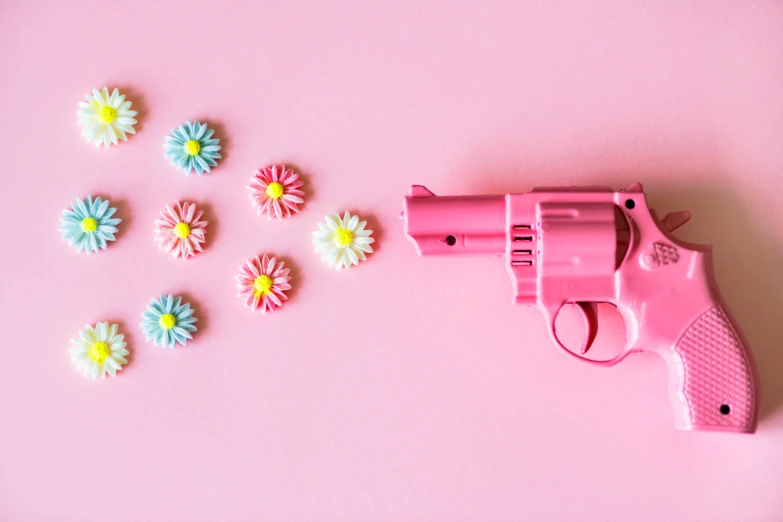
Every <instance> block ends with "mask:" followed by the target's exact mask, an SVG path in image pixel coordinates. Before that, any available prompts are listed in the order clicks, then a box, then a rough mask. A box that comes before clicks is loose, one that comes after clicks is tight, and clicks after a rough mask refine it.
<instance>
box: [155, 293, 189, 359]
mask: <svg viewBox="0 0 783 522" xmlns="http://www.w3.org/2000/svg"><path fill="white" fill-rule="evenodd" d="M141 317H142V319H144V320H143V321H142V322H141V329H142V330H143V331H144V337H146V338H147V340H148V341H152V342H153V343H154V344H155V346H168V347H169V348H174V347H175V346H176V345H177V343H179V344H181V345H182V346H185V345H186V344H187V342H188V339H193V335H191V334H192V333H193V332H195V331H196V327H195V326H193V323H195V322H197V321H198V319H196V318H195V317H193V309H192V308H191V307H190V303H185V304H182V298H181V297H174V294H169V295H168V297H166V296H163V295H162V296H160V297H159V298H158V299H153V300H152V302H150V304H148V305H147V311H146V312H144V313H143V314H141Z"/></svg>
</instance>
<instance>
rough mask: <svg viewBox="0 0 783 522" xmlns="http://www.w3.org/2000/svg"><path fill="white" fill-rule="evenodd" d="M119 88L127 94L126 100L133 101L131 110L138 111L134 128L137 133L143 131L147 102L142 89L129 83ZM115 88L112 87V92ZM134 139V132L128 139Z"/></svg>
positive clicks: (121, 92) (118, 87)
mask: <svg viewBox="0 0 783 522" xmlns="http://www.w3.org/2000/svg"><path fill="white" fill-rule="evenodd" d="M117 89H119V90H120V94H124V95H125V101H129V102H131V107H130V110H132V111H136V112H138V114H137V115H136V122H137V123H136V124H135V125H133V130H135V131H136V134H138V133H139V132H141V130H142V129H143V128H144V122H145V121H146V119H147V114H148V111H147V103H146V102H145V100H144V95H143V94H142V93H141V90H140V89H137V88H135V87H132V86H129V85H118V86H117ZM113 90H114V88H113V87H111V88H110V92H111V91H113ZM131 139H133V134H130V135H128V141H130V140H131Z"/></svg>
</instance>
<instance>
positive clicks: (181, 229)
mask: <svg viewBox="0 0 783 522" xmlns="http://www.w3.org/2000/svg"><path fill="white" fill-rule="evenodd" d="M174 234H176V235H177V237H178V238H180V239H185V238H186V237H188V236H189V235H190V227H189V226H188V224H187V223H182V222H179V223H177V226H175V227H174Z"/></svg>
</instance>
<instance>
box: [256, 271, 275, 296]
mask: <svg viewBox="0 0 783 522" xmlns="http://www.w3.org/2000/svg"><path fill="white" fill-rule="evenodd" d="M253 286H254V287H255V288H256V294H258V295H267V294H268V293H269V292H271V291H272V278H271V277H269V276H268V275H265V274H261V275H260V276H258V277H256V280H255V282H254V283H253Z"/></svg>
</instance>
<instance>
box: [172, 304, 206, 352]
mask: <svg viewBox="0 0 783 522" xmlns="http://www.w3.org/2000/svg"><path fill="white" fill-rule="evenodd" d="M173 293H174V297H177V296H179V297H182V304H183V305H184V304H185V303H190V307H191V308H192V309H193V317H195V318H196V319H198V321H196V324H195V327H196V328H197V330H196V331H195V332H193V339H191V340H190V341H188V344H187V345H185V346H181V345H179V344H178V345H177V348H187V347H188V346H190V344H191V343H194V342H196V341H198V338H199V336H201V335H204V333H205V332H206V331H207V329H208V326H209V320H208V318H207V312H206V308H204V306H203V304H202V301H199V300H198V299H196V298H195V297H194V296H193V294H191V293H190V292H173Z"/></svg>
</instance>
